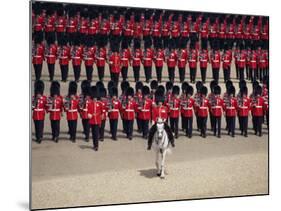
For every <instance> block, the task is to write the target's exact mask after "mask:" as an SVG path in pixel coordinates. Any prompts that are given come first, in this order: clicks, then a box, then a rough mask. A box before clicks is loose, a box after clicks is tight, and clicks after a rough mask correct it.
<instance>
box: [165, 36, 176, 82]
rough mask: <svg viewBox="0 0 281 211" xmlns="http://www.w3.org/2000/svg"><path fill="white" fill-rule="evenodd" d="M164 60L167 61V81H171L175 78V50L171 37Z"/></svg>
mask: <svg viewBox="0 0 281 211" xmlns="http://www.w3.org/2000/svg"><path fill="white" fill-rule="evenodd" d="M165 60H166V61H167V66H168V74H169V81H171V82H172V83H173V82H174V80H175V67H176V64H177V51H176V46H175V41H174V40H173V39H170V41H169V50H168V52H167V55H166V59H165Z"/></svg>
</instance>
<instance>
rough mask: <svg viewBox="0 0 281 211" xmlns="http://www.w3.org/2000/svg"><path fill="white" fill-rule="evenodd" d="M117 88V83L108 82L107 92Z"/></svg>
mask: <svg viewBox="0 0 281 211" xmlns="http://www.w3.org/2000/svg"><path fill="white" fill-rule="evenodd" d="M114 86H115V83H114V81H108V84H107V90H108V91H109V90H110V89H111V88H112V87H114Z"/></svg>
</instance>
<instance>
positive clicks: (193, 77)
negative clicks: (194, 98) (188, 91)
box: [189, 67, 196, 83]
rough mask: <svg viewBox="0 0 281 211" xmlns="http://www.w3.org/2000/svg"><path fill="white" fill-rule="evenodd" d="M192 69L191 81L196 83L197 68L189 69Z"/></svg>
mask: <svg viewBox="0 0 281 211" xmlns="http://www.w3.org/2000/svg"><path fill="white" fill-rule="evenodd" d="M189 69H190V81H191V82H193V83H194V82H195V79H196V68H191V67H190V68H189Z"/></svg>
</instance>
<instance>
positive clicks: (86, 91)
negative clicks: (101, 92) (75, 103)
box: [83, 85, 92, 97]
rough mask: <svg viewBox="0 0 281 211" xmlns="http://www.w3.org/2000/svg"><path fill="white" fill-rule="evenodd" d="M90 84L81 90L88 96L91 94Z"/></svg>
mask: <svg viewBox="0 0 281 211" xmlns="http://www.w3.org/2000/svg"><path fill="white" fill-rule="evenodd" d="M91 93H92V92H91V85H89V86H87V87H85V88H84V91H83V95H84V96H89V97H92V94H91Z"/></svg>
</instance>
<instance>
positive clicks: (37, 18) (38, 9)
mask: <svg viewBox="0 0 281 211" xmlns="http://www.w3.org/2000/svg"><path fill="white" fill-rule="evenodd" d="M32 10H33V11H34V18H33V24H32V25H33V27H32V28H33V32H34V35H35V36H36V34H37V33H42V31H43V27H44V22H45V18H44V16H43V14H42V3H41V2H34V3H33V4H32Z"/></svg>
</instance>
